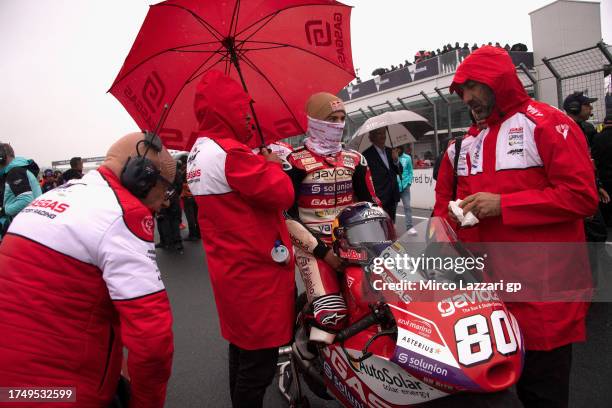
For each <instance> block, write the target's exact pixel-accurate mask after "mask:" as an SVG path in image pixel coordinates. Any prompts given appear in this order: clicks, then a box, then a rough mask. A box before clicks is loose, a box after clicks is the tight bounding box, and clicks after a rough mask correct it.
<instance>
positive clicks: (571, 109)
mask: <svg viewBox="0 0 612 408" xmlns="http://www.w3.org/2000/svg"><path fill="white" fill-rule="evenodd" d="M572 96H574V97H579V96H582V92H574V93H573V94H572ZM566 110H567V112H568V113H571V114H572V115H578V114H579V113H580V111H581V110H582V104H581V103H580V101H577V100H573V101H571V102H570V103H568V104H567V107H566Z"/></svg>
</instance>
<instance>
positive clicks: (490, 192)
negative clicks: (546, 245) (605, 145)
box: [449, 47, 598, 407]
mask: <svg viewBox="0 0 612 408" xmlns="http://www.w3.org/2000/svg"><path fill="white" fill-rule="evenodd" d="M450 91H451V92H456V93H458V94H459V96H460V97H461V98H462V100H463V102H464V103H466V104H467V105H468V106H470V108H471V109H472V111H473V113H474V116H475V117H476V119H477V120H482V119H486V121H487V125H488V128H489V132H481V133H480V134H479V135H478V136H477V137H476V140H474V142H473V144H472V147H471V149H470V151H471V152H474V154H472V153H471V152H470V155H469V158H470V160H471V167H470V174H469V175H468V176H467V182H468V186H469V190H470V193H471V194H470V195H468V196H467V197H465V199H464V200H463V201H462V202H461V204H460V207H462V208H463V211H464V213H468V212H469V211H472V213H473V214H474V215H475V216H476V217H478V219H479V220H480V222H479V224H478V230H479V233H478V235H479V239H480V241H482V242H484V243H487V242H489V243H490V242H517V243H520V242H523V243H528V242H540V243H541V242H547V241H548V242H550V241H551V240H553V241H554V242H559V241H563V242H568V243H573V244H575V245H573V247H576V248H582V247H581V245H579V244H580V243H584V241H585V233H584V226H583V219H584V218H585V217H588V216H591V215H593V214H594V213H595V211H596V209H597V204H598V197H597V190H596V188H595V178H594V175H593V166H592V164H591V162H590V159H589V154H588V148H587V144H586V141H585V140H584V137H583V136H582V134H581V131H580V128H579V127H578V125H577V124H576V123H575V122H574V121H572V120H571V119H570V118H569V117H568V116H567V115H565V114H563V113H561V112H559V110H557V109H556V108H553V107H551V106H549V105H547V104H544V103H541V102H537V101H535V100H533V99H531V98H530V97H529V95H527V93H526V92H525V89H524V88H523V85H522V84H521V81H520V79H519V78H518V75H517V73H516V69H515V67H514V64H513V62H512V59H511V58H510V56H509V55H508V53H507V52H506V51H505V50H503V49H499V48H494V47H484V48H482V49H479V50H477V51H475V52H474V53H472V54H470V56H469V57H468V58H466V59H465V61H464V62H463V63H462V64H461V65H460V66H459V68H458V69H457V73H456V74H455V77H454V78H453V82H452V84H451V86H450ZM485 135H486V138H485V137H484V136H485ZM543 186H544V187H543ZM449 216H450V214H449ZM451 218H452V217H451ZM527 247H528V246H527V245H524V246H522V247H521V249H522V250H526V248H527ZM489 249H490V250H491V251H489V252H488V255H489V257H488V258H489V261H490V262H489V264H488V266H489V268H487V271H488V272H487V273H489V272H490V271H491V270H493V271H496V270H497V271H501V270H502V269H504V273H507V272H511V273H516V274H521V273H523V274H524V273H525V272H524V270H525V268H528V269H530V270H532V271H535V270H537V271H538V272H540V271H541V273H542V276H543V277H546V276H555V277H559V278H560V279H563V276H568V275H562V274H566V273H569V271H568V269H571V273H572V278H573V279H581V278H582V279H583V280H582V281H581V284H586V281H589V280H590V271H589V268H588V259H586V257H585V256H584V254H583V253H581V254H579V256H576V251H574V252H572V251H568V252H567V253H565V252H563V253H557V254H555V262H554V263H553V264H551V263H549V262H550V259H549V258H547V255H544V254H543V255H542V256H537V254H538V252H533V251H532V252H531V254H529V255H527V254H522V257H519V256H513V255H512V254H508V253H506V252H504V253H500V251H496V249H495V247H494V246H488V247H487V250H489ZM506 249H507V248H504V251H506ZM534 249H535V250H536V251H537V248H534ZM508 259H512V261H513V262H508ZM547 260H548V263H547ZM493 273H494V272H493ZM516 276H519V275H516ZM550 283H552V282H550V280H547V281H545V284H550ZM507 306H508V309H509V310H510V311H511V312H512V313H513V314H514V316H515V317H516V319H517V321H518V323H519V326H520V327H521V331H522V333H523V337H524V345H525V348H526V350H527V353H526V355H525V363H524V370H523V373H522V376H521V378H520V380H519V382H518V385H517V390H518V394H519V397H520V398H521V400H522V402H523V404H524V405H525V406H528V407H534V406H541V407H543V406H546V407H567V406H568V404H569V379H570V371H571V360H572V343H575V342H581V341H584V340H585V339H586V326H585V318H586V313H587V310H588V304H585V303H583V302H538V303H531V302H522V303H509V304H507Z"/></svg>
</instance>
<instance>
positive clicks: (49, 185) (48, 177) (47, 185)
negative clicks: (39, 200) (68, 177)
mask: <svg viewBox="0 0 612 408" xmlns="http://www.w3.org/2000/svg"><path fill="white" fill-rule="evenodd" d="M55 187H57V181H55V174H54V173H53V170H51V169H47V170H45V172H44V173H43V184H42V186H41V190H42V193H43V194H45V193H46V192H47V191H51V190H53V189H54V188H55Z"/></svg>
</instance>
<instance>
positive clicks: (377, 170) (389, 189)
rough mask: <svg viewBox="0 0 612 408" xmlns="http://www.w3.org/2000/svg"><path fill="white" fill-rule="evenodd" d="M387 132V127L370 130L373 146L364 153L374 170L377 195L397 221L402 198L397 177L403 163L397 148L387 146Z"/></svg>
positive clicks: (399, 175)
mask: <svg viewBox="0 0 612 408" xmlns="http://www.w3.org/2000/svg"><path fill="white" fill-rule="evenodd" d="M386 133H387V130H386V127H383V128H378V129H374V130H372V131H370V134H369V138H370V142H372V146H370V147H369V148H367V149H366V150H365V151H364V152H363V155H364V157H365V158H366V160H367V161H368V164H369V166H370V169H371V171H372V179H373V180H374V189H375V190H376V195H377V196H378V198H379V199H380V201H381V202H382V207H383V208H384V210H385V211H386V212H387V214H389V216H390V217H391V219H392V220H393V222H395V212H396V210H397V203H398V202H399V200H400V192H399V187H398V185H397V177H401V175H402V165H401V164H400V162H399V154H398V152H397V150H396V149H390V148H388V147H385V141H386V140H387V134H386Z"/></svg>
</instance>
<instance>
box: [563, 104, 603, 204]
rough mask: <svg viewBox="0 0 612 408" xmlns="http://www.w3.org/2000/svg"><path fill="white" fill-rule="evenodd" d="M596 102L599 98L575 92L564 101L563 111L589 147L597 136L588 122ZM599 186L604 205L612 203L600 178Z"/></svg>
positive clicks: (593, 127) (598, 180)
mask: <svg viewBox="0 0 612 408" xmlns="http://www.w3.org/2000/svg"><path fill="white" fill-rule="evenodd" d="M596 100H597V98H589V97H588V96H586V95H584V93H583V92H574V93H572V94H571V95H569V96H568V97H567V98H565V100H564V101H563V110H565V112H566V113H567V114H568V116H569V117H570V118H572V119H573V120H574V121H575V122H576V123H577V124H578V126H580V129H582V133H584V137H586V140H587V143H588V144H589V147H592V146H593V139H594V137H595V135H596V134H597V130H595V126H593V124H592V123H590V122H588V120H589V118H590V117H591V116H593V113H592V112H593V106H591V104H592V103H593V102H595V101H596ZM595 168H596V169H597V163H595ZM597 186H598V192H599V197H600V199H601V201H602V202H603V203H608V202H610V195H609V194H608V191H610V190H608V189H607V188H605V187H604V186H603V185H602V183H601V181H600V179H599V177H598V178H597Z"/></svg>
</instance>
